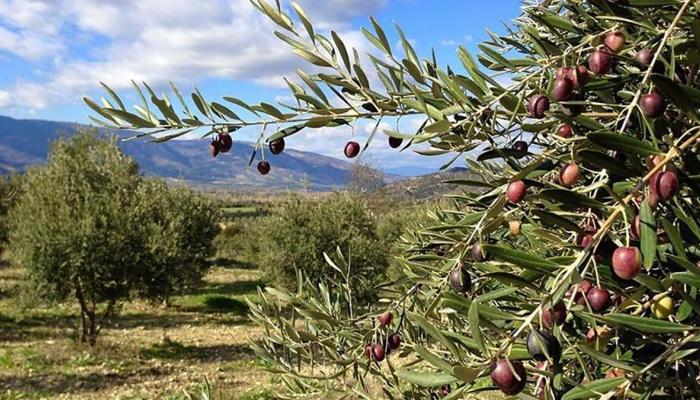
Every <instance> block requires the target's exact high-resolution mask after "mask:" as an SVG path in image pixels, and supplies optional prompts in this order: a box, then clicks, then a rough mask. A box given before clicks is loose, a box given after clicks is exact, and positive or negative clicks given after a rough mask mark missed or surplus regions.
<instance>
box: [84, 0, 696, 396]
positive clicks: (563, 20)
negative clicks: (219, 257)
mask: <svg viewBox="0 0 700 400" xmlns="http://www.w3.org/2000/svg"><path fill="white" fill-rule="evenodd" d="M252 3H253V4H254V5H255V6H256V7H257V8H258V9H260V11H261V12H263V13H264V14H266V15H267V16H269V17H270V19H271V20H272V21H273V22H274V23H275V24H277V26H279V32H276V34H277V36H278V37H280V38H281V39H282V40H284V41H285V42H286V43H288V44H289V45H290V46H292V47H293V50H294V52H295V54H297V55H299V56H300V57H302V58H303V59H305V60H307V61H308V62H309V63H311V64H313V65H314V66H315V67H317V68H319V69H320V72H317V73H314V74H311V75H309V74H307V73H304V72H300V73H299V75H300V79H301V81H300V82H303V85H301V84H298V83H294V82H292V81H288V82H289V86H290V90H291V92H292V95H293V96H294V97H295V98H296V100H297V101H298V103H297V104H294V105H292V106H288V105H280V106H279V107H282V108H283V110H280V109H278V108H277V107H275V106H272V105H270V104H268V103H261V104H257V105H249V104H247V103H244V102H242V101H240V100H238V99H235V98H232V97H226V98H225V99H226V100H230V101H231V103H232V104H234V105H236V106H239V107H241V108H242V109H244V110H248V111H253V112H255V113H256V114H258V115H261V114H263V113H264V114H267V115H268V116H269V118H268V119H267V120H262V121H255V122H250V120H249V119H248V120H246V121H245V122H244V121H242V120H240V119H239V118H238V116H237V114H235V113H234V112H233V111H231V110H230V109H228V108H227V107H226V106H223V105H222V104H220V103H217V102H207V101H205V100H204V99H203V98H202V97H201V95H200V94H199V92H195V94H193V99H194V102H195V105H196V106H197V110H198V111H199V112H200V113H201V114H203V115H205V116H207V117H208V118H209V120H210V121H211V123H208V125H209V127H210V128H213V129H212V131H221V130H222V129H223V127H226V129H225V130H228V131H230V130H232V129H237V128H239V127H241V126H246V125H251V124H256V125H259V124H262V125H263V126H264V127H267V126H271V125H275V124H277V123H279V124H280V125H284V126H283V127H282V129H281V130H280V131H278V132H274V133H272V134H270V135H269V136H268V138H267V140H268V141H269V142H270V145H271V147H272V145H273V143H275V146H276V147H275V148H277V149H279V148H281V146H279V144H280V142H279V141H280V140H282V138H284V137H286V136H289V135H293V134H295V133H297V132H299V131H300V130H302V129H314V128H319V127H324V126H339V125H345V124H355V123H356V122H357V121H358V120H360V119H371V120H373V121H375V124H376V126H377V127H379V126H380V122H381V121H382V120H384V119H388V118H397V117H406V116H412V117H414V118H419V119H420V120H421V121H420V122H421V124H420V127H419V129H418V131H417V132H415V133H413V132H394V131H385V132H384V133H385V134H387V135H389V136H390V137H392V138H394V139H393V144H394V145H397V144H398V143H397V142H398V141H399V139H404V140H405V139H408V140H410V141H411V143H409V144H410V145H413V144H417V143H426V142H427V143H428V145H429V146H430V148H429V149H420V150H418V151H419V152H420V153H422V154H426V155H436V154H438V155H439V154H451V155H452V156H453V157H454V158H453V159H455V160H456V159H458V158H459V155H461V154H463V153H464V152H467V151H471V150H474V149H479V151H480V154H479V156H478V157H477V159H476V161H468V164H469V167H470V169H471V170H472V171H474V172H475V173H477V174H479V175H480V177H481V179H480V180H479V181H473V180H466V179H465V180H460V181H459V182H457V183H459V184H462V185H465V186H474V185H476V186H479V187H482V188H484V189H485V191H484V192H479V193H465V194H463V195H459V196H454V197H453V202H451V203H448V204H447V205H445V206H444V207H442V209H441V210H438V211H437V212H435V213H433V216H434V217H435V220H436V222H435V223H432V224H430V225H427V226H424V227H423V228H422V229H418V230H416V231H415V232H413V233H412V234H409V235H406V243H405V249H404V253H403V256H402V264H403V277H402V279H399V280H397V281H395V282H390V283H388V284H387V285H386V286H385V289H386V290H385V291H384V292H383V294H382V297H383V299H382V300H383V302H380V303H377V304H376V305H374V306H373V307H367V308H362V307H359V308H356V309H353V308H349V307H341V306H339V305H338V304H337V303H336V304H334V303H332V302H331V301H329V300H328V299H329V298H330V296H329V294H328V290H327V289H326V288H325V287H322V286H318V285H316V284H315V282H314V281H313V280H308V281H304V280H300V282H301V284H300V285H299V286H300V287H299V288H298V290H297V291H296V292H294V293H285V292H280V291H276V290H268V291H267V293H261V296H260V298H261V302H260V304H258V305H253V306H252V308H251V310H252V312H253V315H254V318H255V320H256V321H258V322H259V323H260V324H261V325H262V326H263V327H264V330H265V332H266V335H265V337H264V340H263V343H262V344H260V345H257V346H256V351H257V353H258V354H259V355H260V356H261V357H263V358H264V359H266V360H269V361H270V362H273V363H274V365H275V370H276V371H278V372H280V373H281V374H283V376H284V379H285V382H286V383H287V388H288V389H289V390H290V391H292V392H298V394H308V393H310V392H312V393H323V394H325V393H328V392H330V391H339V392H344V393H353V394H357V395H358V397H362V398H374V397H378V396H379V395H381V394H382V393H383V394H385V395H386V397H388V398H427V397H439V396H445V397H446V398H450V399H456V398H461V397H464V396H466V395H467V394H469V393H472V392H476V391H481V390H484V389H488V388H491V389H496V388H498V389H500V390H501V391H502V392H504V393H505V394H507V395H518V396H519V397H520V398H531V396H532V395H534V396H538V397H540V398H545V399H555V398H556V399H558V398H563V399H584V398H603V399H611V398H613V397H616V396H619V397H632V398H641V399H649V398H674V397H675V398H698V397H700V387H699V385H698V382H697V377H698V373H699V371H700V358H699V357H698V356H697V354H698V348H699V347H700V332H699V330H698V327H699V326H700V305H699V303H698V301H697V299H696V297H697V293H698V290H700V280H698V277H699V276H700V268H699V267H700V263H699V261H700V187H699V186H698V182H697V176H698V175H700V158H698V147H699V146H700V129H699V128H698V123H699V122H700V115H699V113H698V110H699V109H700V74H698V71H699V70H700V46H698V43H700V25H699V24H698V15H699V14H700V3H699V2H698V1H694V0H615V1H613V0H609V1H608V0H543V1H526V2H525V6H524V7H523V12H522V15H520V16H519V17H518V18H517V19H515V20H514V21H513V23H512V24H510V25H508V26H507V27H506V31H507V32H506V34H504V35H496V34H494V33H491V32H489V34H490V38H489V40H488V41H487V42H485V43H482V44H480V45H479V49H480V53H479V55H478V57H476V58H475V57H473V56H472V55H471V54H470V53H469V52H468V51H467V50H466V49H464V48H462V47H460V48H459V49H458V57H459V61H460V63H461V65H460V66H459V67H457V66H454V65H453V66H447V67H445V66H443V65H440V63H439V62H438V60H437V58H436V57H435V56H434V55H433V56H432V57H430V58H427V59H420V58H419V57H418V55H417V53H416V51H415V49H414V48H413V46H412V44H411V43H410V42H409V41H408V40H406V36H405V35H404V33H403V31H401V29H400V28H398V29H397V32H396V33H397V35H396V36H395V37H390V36H389V35H387V33H386V32H385V31H384V29H383V28H382V27H381V26H380V25H379V24H378V23H377V22H376V21H375V20H374V19H372V20H371V24H372V27H371V29H363V34H364V35H365V37H366V38H367V39H368V41H369V42H370V43H371V44H372V45H374V46H375V48H376V52H375V53H373V54H370V55H368V57H366V58H365V59H366V60H368V64H363V63H362V59H361V56H360V54H359V52H357V51H354V49H348V48H347V46H346V45H345V43H344V42H343V40H342V38H341V37H340V35H338V34H337V32H333V31H331V32H330V34H329V35H326V34H324V33H323V32H320V31H319V30H318V29H316V28H315V27H314V26H313V24H312V23H311V22H310V21H309V19H308V17H307V14H306V13H305V12H304V11H303V10H302V9H301V8H299V7H298V5H296V4H295V3H292V6H291V9H290V10H287V9H285V8H283V7H282V6H281V2H279V1H277V2H275V3H276V4H271V3H270V2H268V1H266V0H255V1H253V2H252ZM292 13H294V15H296V17H297V20H296V21H295V20H294V19H293V18H292V16H291V15H292ZM397 39H398V41H399V42H400V43H401V47H402V51H396V49H394V46H392V43H395V42H396V40H397ZM367 65H371V68H372V69H373V71H372V72H373V74H374V75H375V76H376V78H377V79H376V80H370V79H369V78H368V73H367V72H366V71H365V69H366V66H367ZM504 78H507V80H508V81H509V82H510V83H508V84H505V83H504ZM335 97H339V98H340V99H341V102H336V101H334V100H333V101H332V100H331V99H335ZM86 101H87V103H88V105H89V106H90V107H92V108H93V109H94V110H95V111H96V112H97V113H99V114H100V115H101V116H102V117H103V118H104V120H105V121H106V122H105V123H107V124H112V125H116V126H119V127H121V128H132V129H133V128H136V129H149V128H151V129H152V128H155V129H166V130H180V129H188V128H192V127H198V126H202V122H201V121H202V119H197V120H195V119H194V118H193V117H192V114H191V113H190V111H189V108H187V107H183V108H184V109H185V113H184V115H186V116H187V118H173V115H176V112H175V110H174V108H173V107H172V106H170V105H169V102H167V101H163V100H159V99H158V98H155V97H154V98H153V101H154V103H155V104H156V105H157V106H158V108H159V111H160V113H161V114H162V116H160V115H158V116H153V115H150V114H148V113H142V114H140V115H137V114H134V113H129V112H126V111H124V110H123V109H119V110H118V109H114V108H112V107H99V106H97V105H96V104H95V103H94V102H91V101H90V100H86ZM120 104H121V103H120ZM338 104H341V106H338ZM346 106H347V107H346ZM141 109H146V107H145V106H144V107H141ZM151 109H152V108H151ZM125 113H126V115H127V116H128V121H127V122H124V117H125ZM161 121H162V122H161ZM375 133H376V132H375ZM370 137H371V138H375V137H376V136H375V135H371V136H370ZM390 144H391V143H390ZM260 145H262V142H261V143H260ZM397 147H398V146H397ZM360 149H361V146H360V145H359V144H358V143H356V142H349V143H348V145H347V146H346V148H345V153H346V155H347V156H348V157H355V156H357V155H358V154H359V153H360ZM203 152H204V149H203ZM265 166H268V165H267V164H265ZM327 223H329V224H331V223H333V221H332V220H328V221H327ZM336 267H337V268H338V270H339V271H343V270H344V265H336ZM336 289H337V290H340V291H341V292H342V291H343V290H346V289H345V288H344V287H343V286H342V285H337V286H336ZM289 308H291V309H292V310H293V311H292V312H290V311H289ZM300 315H301V316H303V317H304V318H299V316H300ZM393 315H396V316H398V318H392V316H393ZM400 349H401V350H400ZM389 353H393V354H396V356H391V357H389V358H387V356H388V355H389ZM525 363H527V365H528V366H529V368H528V369H526V368H525V365H526V364H525ZM387 364H388V365H387ZM368 376H374V377H376V378H377V379H378V380H379V381H380V382H381V387H377V386H373V385H368V384H367V382H366V381H367V377H368ZM367 393H369V394H367Z"/></svg>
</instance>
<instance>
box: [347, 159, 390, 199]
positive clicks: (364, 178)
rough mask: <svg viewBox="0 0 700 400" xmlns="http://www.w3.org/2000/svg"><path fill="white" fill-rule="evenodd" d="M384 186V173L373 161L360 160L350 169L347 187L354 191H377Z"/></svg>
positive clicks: (360, 192) (358, 192)
mask: <svg viewBox="0 0 700 400" xmlns="http://www.w3.org/2000/svg"><path fill="white" fill-rule="evenodd" d="M383 187H384V174H383V173H382V172H381V171H380V170H379V169H377V168H376V166H374V165H373V164H371V163H368V162H366V161H359V162H357V163H355V164H353V166H352V169H351V170H350V182H349V183H348V186H347V189H348V190H349V191H350V192H352V193H357V194H362V193H371V192H375V191H377V190H379V189H381V188H383Z"/></svg>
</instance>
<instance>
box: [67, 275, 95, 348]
mask: <svg viewBox="0 0 700 400" xmlns="http://www.w3.org/2000/svg"><path fill="white" fill-rule="evenodd" d="M73 285H74V286H75V297H77V299H78V304H80V342H81V343H87V344H88V345H89V346H91V347H92V346H93V345H94V344H95V338H96V334H95V310H94V307H93V309H92V310H90V308H89V306H88V304H87V302H86V301H85V295H84V294H83V288H82V286H81V284H80V280H79V279H78V277H77V276H76V277H74V278H73Z"/></svg>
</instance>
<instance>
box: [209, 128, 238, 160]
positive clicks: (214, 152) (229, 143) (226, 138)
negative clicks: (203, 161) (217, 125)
mask: <svg viewBox="0 0 700 400" xmlns="http://www.w3.org/2000/svg"><path fill="white" fill-rule="evenodd" d="M231 147H233V139H232V138H231V135H229V134H228V133H227V132H221V133H219V134H218V135H216V137H215V138H214V139H212V141H211V143H210V144H209V153H210V154H211V156H212V157H216V156H218V155H219V153H228V152H229V151H231Z"/></svg>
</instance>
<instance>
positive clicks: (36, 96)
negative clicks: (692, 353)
mask: <svg viewBox="0 0 700 400" xmlns="http://www.w3.org/2000/svg"><path fill="white" fill-rule="evenodd" d="M300 3H301V4H302V5H303V6H306V8H307V10H308V11H309V14H310V17H311V19H312V20H313V21H314V22H315V23H317V24H318V26H319V27H323V26H335V27H336V28H337V29H338V30H339V32H340V33H341V35H342V36H343V37H344V38H348V42H350V43H351V44H356V43H355V42H358V39H359V38H360V36H361V34H360V33H359V32H357V31H355V30H353V29H352V28H351V26H350V23H349V21H350V20H351V18H352V17H354V16H359V15H368V14H370V13H372V12H376V11H377V10H379V9H380V8H382V7H384V6H386V3H387V1H386V0H324V1H321V0H302V1H300ZM285 4H286V3H285ZM274 29H275V27H274V26H273V24H272V23H271V22H270V21H268V20H267V18H266V17H264V16H263V15H261V14H260V13H259V12H258V11H257V10H255V9H254V8H253V7H252V6H251V4H250V3H249V1H248V0H198V1H170V2H167V6H166V5H165V3H164V2H163V1H162V0H119V1H118V0H0V51H4V52H7V53H11V54H13V55H15V56H16V57H19V58H22V59H25V60H30V61H33V62H35V64H38V65H41V66H42V68H43V69H42V71H41V74H40V75H46V76H49V78H48V79H46V80H43V81H29V80H19V81H17V82H16V83H15V84H14V86H13V87H9V88H0V89H2V90H3V91H5V92H9V93H10V97H11V98H12V99H13V102H12V104H10V106H13V107H15V108H34V109H36V108H43V107H48V106H52V105H56V104H62V103H67V102H74V101H75V100H76V99H78V98H79V97H80V96H81V95H84V94H86V93H89V92H92V91H93V90H94V89H95V88H96V86H97V83H98V82H99V81H105V82H107V83H108V84H110V85H111V86H113V87H114V88H115V89H123V88H127V87H130V79H134V80H136V81H142V80H145V81H148V82H149V83H152V84H154V85H155V86H159V85H162V84H164V83H166V82H167V79H173V80H176V81H178V82H181V83H182V84H183V85H187V86H189V85H192V84H194V83H196V81H202V80H205V79H207V78H224V79H232V80H248V81H254V82H258V83H261V84H264V85H269V86H275V87H281V86H282V85H283V82H282V80H281V76H283V75H285V74H289V73H290V72H292V71H293V70H294V68H295V67H296V66H298V65H303V64H304V63H303V62H302V61H301V60H300V59H299V58H298V57H297V56H295V55H294V54H293V53H292V52H291V51H290V49H289V47H288V46H287V45H286V44H284V43H282V42H281V41H280V40H279V39H277V38H276V37H275V36H274V35H273V34H272V32H273V31H274ZM302 31H303V30H302ZM37 61H43V63H40V62H37Z"/></svg>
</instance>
